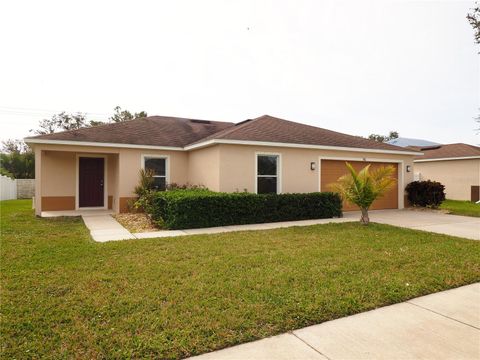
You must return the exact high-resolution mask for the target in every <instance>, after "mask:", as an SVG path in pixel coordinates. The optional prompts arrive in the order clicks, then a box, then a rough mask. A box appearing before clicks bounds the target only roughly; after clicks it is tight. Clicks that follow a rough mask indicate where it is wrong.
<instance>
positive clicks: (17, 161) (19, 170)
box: [0, 106, 147, 179]
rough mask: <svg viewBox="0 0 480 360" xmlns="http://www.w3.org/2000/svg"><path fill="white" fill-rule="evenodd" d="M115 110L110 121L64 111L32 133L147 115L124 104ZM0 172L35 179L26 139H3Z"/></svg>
mask: <svg viewBox="0 0 480 360" xmlns="http://www.w3.org/2000/svg"><path fill="white" fill-rule="evenodd" d="M113 111H114V113H113V115H112V116H111V117H109V118H108V120H107V121H98V120H90V121H89V120H87V116H86V114H84V113H81V112H77V113H72V114H70V113H67V112H65V111H62V112H61V113H58V114H55V115H53V116H52V117H51V118H49V119H43V120H40V121H39V123H38V127H37V128H36V129H31V130H30V132H31V133H33V134H35V135H45V134H53V133H55V132H59V131H67V130H76V129H80V128H85V127H92V126H99V125H105V124H111V123H119V122H123V121H130V120H134V119H137V118H141V117H146V116H147V113H146V112H145V111H140V112H135V113H132V112H130V111H128V110H122V108H121V107H120V106H116V107H115V108H114V109H113ZM0 174H1V175H5V176H9V177H11V178H14V179H34V178H35V154H34V153H33V150H32V148H31V147H30V146H28V145H27V144H26V143H25V142H24V141H23V140H22V139H8V140H5V141H2V148H1V153H0Z"/></svg>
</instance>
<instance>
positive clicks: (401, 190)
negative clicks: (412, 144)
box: [317, 156, 405, 209]
mask: <svg viewBox="0 0 480 360" xmlns="http://www.w3.org/2000/svg"><path fill="white" fill-rule="evenodd" d="M322 160H343V161H365V162H383V163H397V164H398V179H397V188H398V208H399V209H403V208H404V206H405V204H404V193H405V183H404V181H405V180H404V175H403V173H404V171H405V168H404V161H403V160H400V159H387V158H385V159H381V158H370V157H342V156H338V157H337V156H320V157H319V158H318V179H317V181H318V191H322Z"/></svg>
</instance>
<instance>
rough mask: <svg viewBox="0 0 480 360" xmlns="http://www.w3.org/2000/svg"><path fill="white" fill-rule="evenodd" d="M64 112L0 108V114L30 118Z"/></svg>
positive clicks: (88, 113)
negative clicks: (29, 116)
mask: <svg viewBox="0 0 480 360" xmlns="http://www.w3.org/2000/svg"><path fill="white" fill-rule="evenodd" d="M63 111H65V110H47V109H35V108H20V107H11V106H0V113H4V114H9V115H31V116H46V115H51V114H57V113H61V112H63ZM74 113H82V114H87V115H90V116H100V117H110V116H111V115H112V114H107V113H98V112H88V111H74Z"/></svg>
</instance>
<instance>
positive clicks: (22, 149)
mask: <svg viewBox="0 0 480 360" xmlns="http://www.w3.org/2000/svg"><path fill="white" fill-rule="evenodd" d="M0 174H2V175H6V176H10V177H12V178H14V179H34V178H35V154H34V153H33V151H32V149H31V148H30V147H29V146H28V145H27V144H25V143H24V142H23V141H22V140H18V139H17V140H11V139H10V140H6V141H3V142H2V153H1V154H0Z"/></svg>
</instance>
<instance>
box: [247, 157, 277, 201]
mask: <svg viewBox="0 0 480 360" xmlns="http://www.w3.org/2000/svg"><path fill="white" fill-rule="evenodd" d="M259 156H277V159H278V160H277V174H276V177H277V194H281V193H282V154H281V153H271V152H255V187H254V188H255V194H258V177H259V176H260V177H271V176H272V175H258V157H259Z"/></svg>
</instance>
